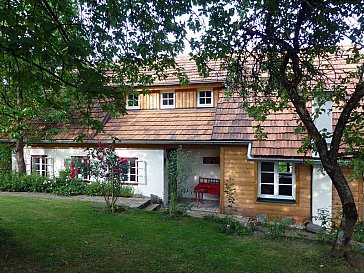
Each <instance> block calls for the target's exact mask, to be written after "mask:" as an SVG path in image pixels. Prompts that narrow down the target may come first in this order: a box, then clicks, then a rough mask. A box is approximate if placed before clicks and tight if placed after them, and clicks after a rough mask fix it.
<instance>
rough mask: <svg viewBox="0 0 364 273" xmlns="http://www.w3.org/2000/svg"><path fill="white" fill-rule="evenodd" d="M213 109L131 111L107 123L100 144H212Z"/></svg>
mask: <svg viewBox="0 0 364 273" xmlns="http://www.w3.org/2000/svg"><path fill="white" fill-rule="evenodd" d="M214 116H215V109H172V110H130V111H129V112H128V113H127V114H126V115H124V116H122V117H119V118H112V119H110V120H109V121H108V122H107V123H106V124H105V127H104V130H103V133H99V134H98V135H97V139H99V140H109V139H113V138H115V139H118V140H120V141H121V142H123V141H129V142H130V141H136V142H140V141H146V142H153V141H158V142H160V141H208V140H211V135H212V125H213V121H214Z"/></svg>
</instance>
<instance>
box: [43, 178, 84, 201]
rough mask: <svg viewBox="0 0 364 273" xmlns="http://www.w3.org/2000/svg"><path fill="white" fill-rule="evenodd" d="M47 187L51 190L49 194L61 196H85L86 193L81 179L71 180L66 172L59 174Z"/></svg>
mask: <svg viewBox="0 0 364 273" xmlns="http://www.w3.org/2000/svg"><path fill="white" fill-rule="evenodd" d="M49 186H51V188H52V190H51V191H50V192H51V193H53V194H56V195H63V196H71V195H80V194H85V191H86V190H85V189H86V184H85V183H84V182H83V181H82V180H81V179H71V178H70V177H69V176H68V173H67V172H60V174H59V177H56V178H55V179H54V182H53V183H51V185H49Z"/></svg>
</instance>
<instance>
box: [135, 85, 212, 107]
mask: <svg viewBox="0 0 364 273" xmlns="http://www.w3.org/2000/svg"><path fill="white" fill-rule="evenodd" d="M206 90H209V89H206ZM210 90H213V92H214V99H213V102H214V107H216V106H217V102H218V98H219V88H213V89H210ZM163 91H168V90H163ZM170 91H174V90H173V89H171V90H170ZM175 93H176V94H175V96H176V108H177V109H186V108H196V107H197V90H196V89H178V90H175ZM159 108H160V92H159V91H158V90H154V91H153V92H150V93H149V94H147V95H140V109H142V110H155V109H159Z"/></svg>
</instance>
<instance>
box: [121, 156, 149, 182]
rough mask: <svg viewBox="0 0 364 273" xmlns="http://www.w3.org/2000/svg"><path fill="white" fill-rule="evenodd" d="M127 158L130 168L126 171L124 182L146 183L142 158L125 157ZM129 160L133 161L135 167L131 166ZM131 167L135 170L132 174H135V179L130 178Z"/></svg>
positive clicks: (144, 165) (144, 163)
mask: <svg viewBox="0 0 364 273" xmlns="http://www.w3.org/2000/svg"><path fill="white" fill-rule="evenodd" d="M125 159H127V160H128V162H129V165H130V169H129V172H128V179H127V181H125V183H124V184H126V185H127V184H133V185H146V184H147V178H146V175H145V174H146V162H145V161H144V160H138V158H136V157H133V158H125ZM131 161H134V162H135V167H131ZM131 168H133V169H134V170H135V172H133V174H132V175H133V176H135V180H133V181H132V180H131Z"/></svg>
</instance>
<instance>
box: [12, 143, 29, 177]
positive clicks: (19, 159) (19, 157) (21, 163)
mask: <svg viewBox="0 0 364 273" xmlns="http://www.w3.org/2000/svg"><path fill="white" fill-rule="evenodd" d="M15 156H16V163H17V165H18V172H19V173H26V171H27V170H26V166H25V160H24V139H23V137H20V138H19V139H17V140H16V148H15Z"/></svg>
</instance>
